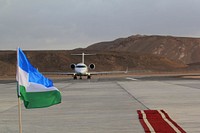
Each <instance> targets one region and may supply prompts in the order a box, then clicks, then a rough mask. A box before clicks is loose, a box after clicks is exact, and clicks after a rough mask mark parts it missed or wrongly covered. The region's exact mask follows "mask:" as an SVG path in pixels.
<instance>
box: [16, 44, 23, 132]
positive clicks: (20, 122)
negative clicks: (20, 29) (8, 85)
mask: <svg viewBox="0 0 200 133" xmlns="http://www.w3.org/2000/svg"><path fill="white" fill-rule="evenodd" d="M18 50H19V47H18V48H17V64H16V68H17V70H16V79H17V97H18V119H19V121H18V123H19V133H22V109H21V100H20V85H19V83H18V80H19V78H20V77H19V71H18V65H19V64H18V63H19V53H18V52H19V51H18Z"/></svg>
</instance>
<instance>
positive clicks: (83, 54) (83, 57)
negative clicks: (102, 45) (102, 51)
mask: <svg viewBox="0 0 200 133" xmlns="http://www.w3.org/2000/svg"><path fill="white" fill-rule="evenodd" d="M71 55H81V56H82V63H84V60H85V55H96V54H85V53H82V54H71Z"/></svg>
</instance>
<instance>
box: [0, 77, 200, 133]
mask: <svg viewBox="0 0 200 133" xmlns="http://www.w3.org/2000/svg"><path fill="white" fill-rule="evenodd" d="M93 78H94V79H91V80H87V79H83V80H72V79H71V78H66V79H62V80H61V79H57V80H54V85H55V86H56V87H57V88H58V89H59V90H60V91H61V93H62V103H61V104H58V105H55V106H52V107H49V108H41V109H25V108H24V106H23V105H22V124H23V125H22V128H23V133H41V132H42V133H57V132H59V133H66V132H67V133H144V129H143V128H142V126H141V124H140V122H139V120H138V115H137V110H146V109H152V110H154V109H163V110H165V111H166V112H167V113H168V115H169V116H170V117H171V118H172V119H173V120H174V121H175V122H177V123H178V125H179V126H181V127H182V128H183V129H184V130H185V131H186V132H189V133H199V132H200V126H199V125H200V113H199V112H200V82H199V80H198V79H181V78H178V77H169V76H168V77H163V76H162V77H157V76H156V77H151V76H148V77H145V76H144V77H141V76H140V77H134V76H124V77H118V78H102V77H101V78H98V77H95V76H94V77H93ZM0 133H18V107H17V96H16V83H15V82H13V81H0Z"/></svg>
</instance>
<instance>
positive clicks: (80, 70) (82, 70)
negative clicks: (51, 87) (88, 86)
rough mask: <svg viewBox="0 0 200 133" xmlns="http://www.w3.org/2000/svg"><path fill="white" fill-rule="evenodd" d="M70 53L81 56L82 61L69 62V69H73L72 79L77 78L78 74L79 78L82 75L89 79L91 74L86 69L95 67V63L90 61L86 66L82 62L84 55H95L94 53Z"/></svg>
mask: <svg viewBox="0 0 200 133" xmlns="http://www.w3.org/2000/svg"><path fill="white" fill-rule="evenodd" d="M72 55H81V56H82V62H81V63H78V64H71V69H72V70H74V73H73V77H74V79H77V76H80V79H82V76H87V79H91V74H90V73H89V71H88V68H90V69H95V64H93V63H91V64H90V65H89V66H87V65H86V64H85V63H84V57H85V55H96V54H85V53H82V54H72Z"/></svg>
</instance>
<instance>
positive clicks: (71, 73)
mask: <svg viewBox="0 0 200 133" xmlns="http://www.w3.org/2000/svg"><path fill="white" fill-rule="evenodd" d="M42 73H43V74H47V75H74V73H73V72H42Z"/></svg>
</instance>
